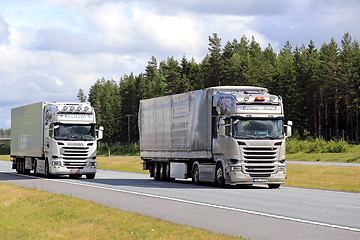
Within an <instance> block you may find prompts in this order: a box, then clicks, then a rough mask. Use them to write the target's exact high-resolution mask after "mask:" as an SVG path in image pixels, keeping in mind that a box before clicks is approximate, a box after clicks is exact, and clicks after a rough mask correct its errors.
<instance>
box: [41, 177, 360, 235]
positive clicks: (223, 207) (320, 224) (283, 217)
mask: <svg viewBox="0 0 360 240" xmlns="http://www.w3.org/2000/svg"><path fill="white" fill-rule="evenodd" d="M46 180H48V181H54V182H60V183H68V184H74V185H79V186H85V187H92V188H98V189H102V190H109V191H115V192H122V193H128V194H134V195H138V196H145V197H152V198H158V199H164V200H170V201H175V202H181V203H188V204H193V205H199V206H205V207H212V208H218V209H223V210H230V211H235V212H241V213H247V214H253V215H258V216H263V217H270V218H276V219H281V220H288V221H293V222H300V223H307V224H312V225H318V226H322V227H330V228H336V229H341V230H348V231H354V232H360V229H359V228H352V227H345V226H340V225H334V224H328V223H321V222H315V221H310V220H304V219H299V218H292V217H285V216H280V215H274V214H269V213H262V212H257V211H251V210H245V209H239V208H232V207H225V206H220V205H215V204H210V203H202V202H196V201H190V200H184V199H178V198H172V197H165V196H159V195H154V194H149V193H141V192H134V191H129V190H123V189H116V188H109V187H103V186H95V185H89V184H84V183H79V182H68V181H61V180H57V179H46Z"/></svg>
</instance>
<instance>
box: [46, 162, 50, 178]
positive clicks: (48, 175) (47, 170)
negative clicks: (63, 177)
mask: <svg viewBox="0 0 360 240" xmlns="http://www.w3.org/2000/svg"><path fill="white" fill-rule="evenodd" d="M45 177H46V178H51V174H50V169H49V161H48V160H45Z"/></svg>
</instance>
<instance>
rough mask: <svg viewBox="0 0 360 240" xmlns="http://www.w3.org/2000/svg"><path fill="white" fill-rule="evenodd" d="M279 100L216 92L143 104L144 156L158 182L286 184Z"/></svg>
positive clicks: (255, 90) (248, 91)
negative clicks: (178, 180)
mask: <svg viewBox="0 0 360 240" xmlns="http://www.w3.org/2000/svg"><path fill="white" fill-rule="evenodd" d="M283 121H284V112H283V105H282V99H281V97H280V96H275V95H270V94H269V93H268V91H267V89H265V88H260V87H231V86H229V87H213V88H207V89H204V90H198V91H193V92H187V93H183V94H177V95H171V96H164V97H159V98H153V99H147V100H142V101H140V108H139V131H140V157H141V159H142V160H143V168H144V169H148V170H150V176H151V177H154V179H155V180H170V179H175V178H180V179H186V178H192V180H193V182H194V183H195V184H199V182H215V183H216V184H217V185H218V186H224V185H225V184H247V185H251V184H255V183H256V184H258V183H260V184H268V185H269V187H270V188H278V187H280V185H281V184H282V183H284V182H285V178H286V168H285V138H286V137H287V136H291V125H292V122H291V121H288V124H287V126H286V133H285V132H284V128H283V126H284V125H283Z"/></svg>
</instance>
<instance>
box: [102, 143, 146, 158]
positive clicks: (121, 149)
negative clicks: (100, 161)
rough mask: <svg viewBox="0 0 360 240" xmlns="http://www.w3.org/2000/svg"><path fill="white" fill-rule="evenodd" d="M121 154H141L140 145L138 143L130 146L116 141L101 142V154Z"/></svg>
mask: <svg viewBox="0 0 360 240" xmlns="http://www.w3.org/2000/svg"><path fill="white" fill-rule="evenodd" d="M109 152H110V156H112V155H121V156H139V153H140V147H139V145H138V144H131V145H130V146H127V145H124V144H120V143H115V144H100V146H99V148H98V154H99V155H106V156H108V155H109Z"/></svg>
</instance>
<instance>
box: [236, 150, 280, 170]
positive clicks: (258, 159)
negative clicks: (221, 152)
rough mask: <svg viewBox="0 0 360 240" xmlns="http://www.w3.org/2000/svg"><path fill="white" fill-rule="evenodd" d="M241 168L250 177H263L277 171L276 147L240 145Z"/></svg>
mask: <svg viewBox="0 0 360 240" xmlns="http://www.w3.org/2000/svg"><path fill="white" fill-rule="evenodd" d="M241 152H242V156H243V159H244V162H245V163H244V165H243V169H244V171H245V173H249V174H250V175H251V177H264V176H270V174H272V173H275V172H276V171H277V169H276V165H275V164H274V163H275V160H276V158H277V156H278V148H276V147H242V148H241Z"/></svg>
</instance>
